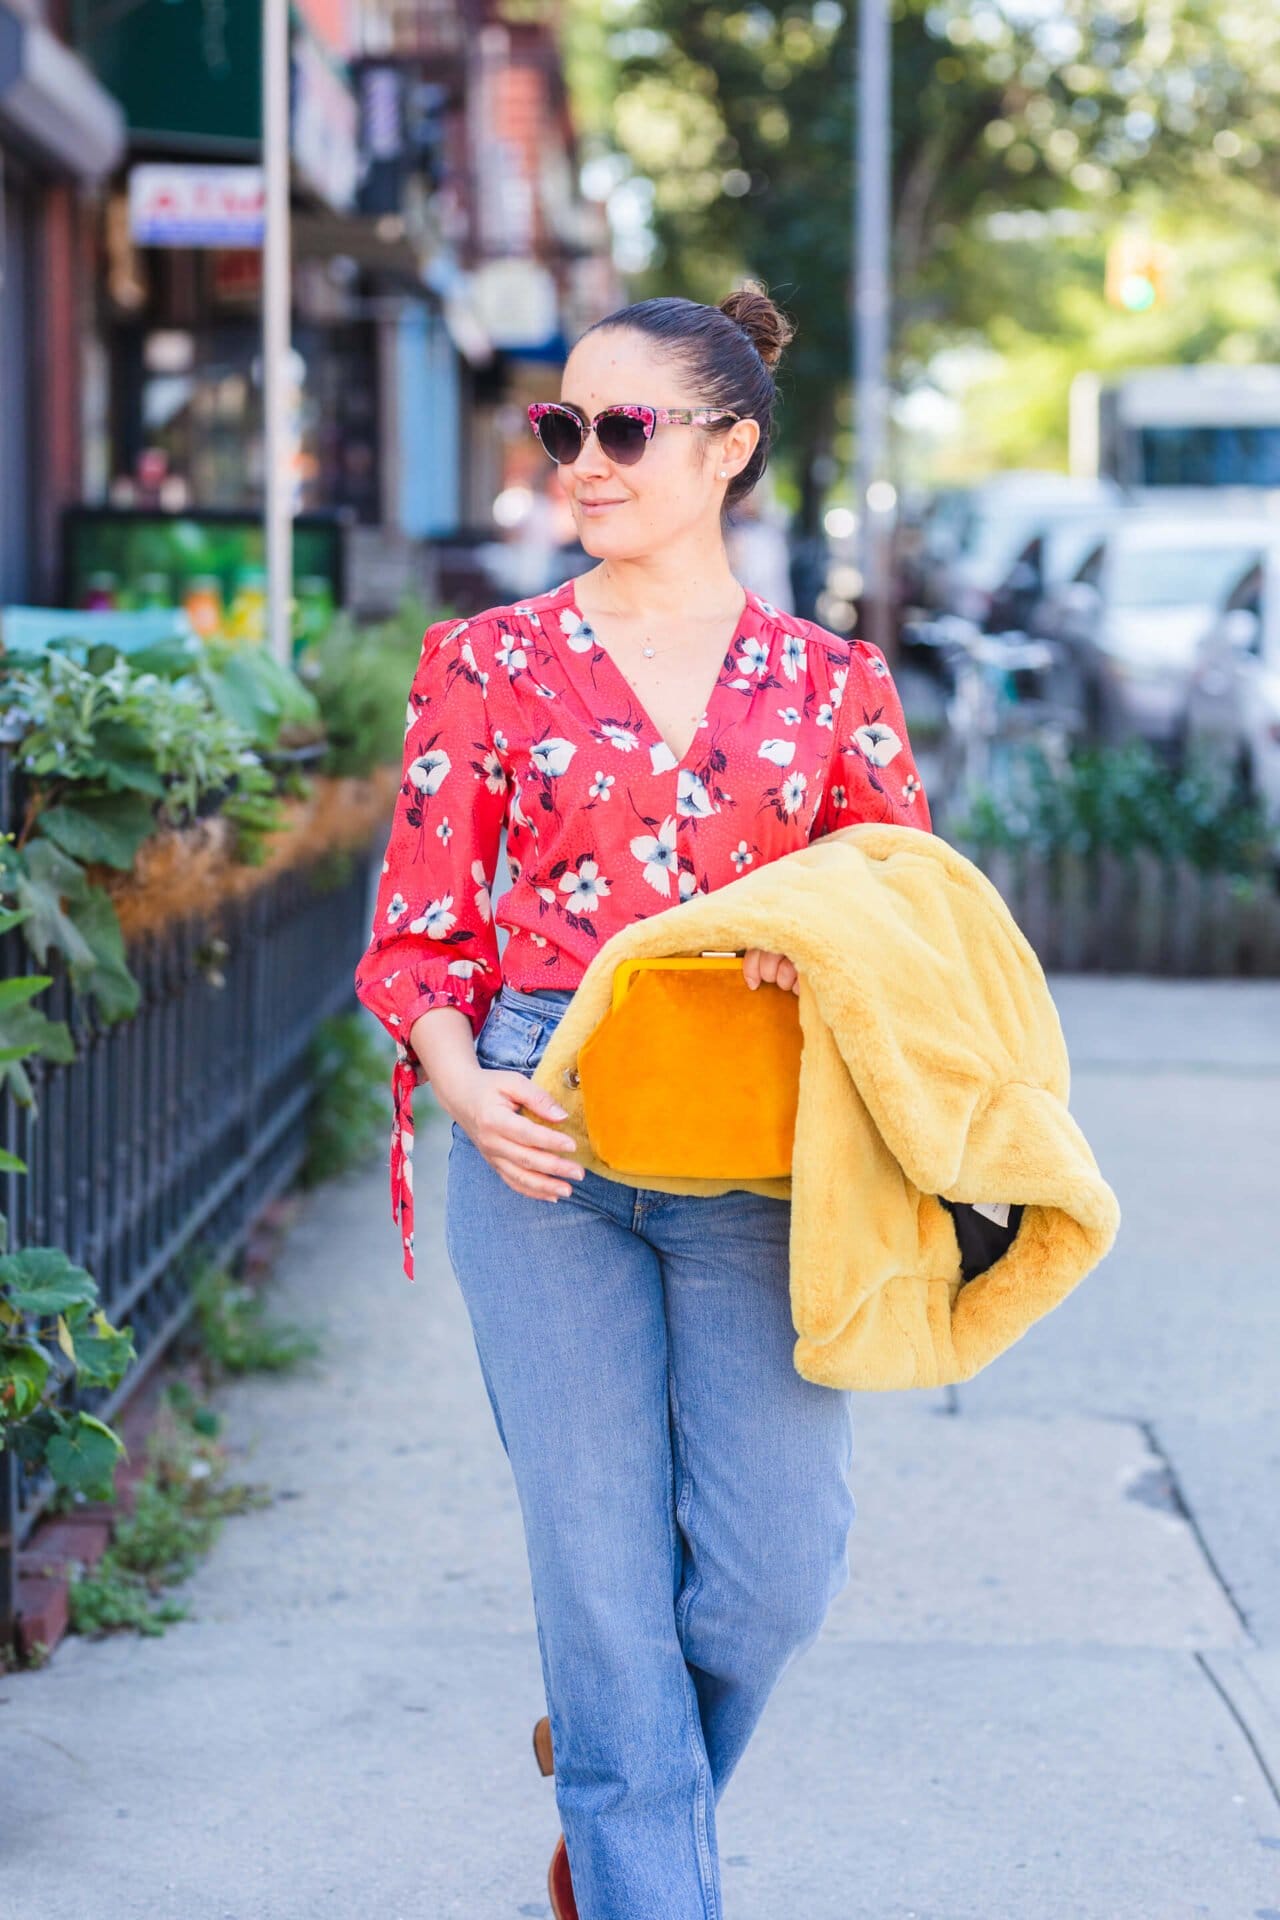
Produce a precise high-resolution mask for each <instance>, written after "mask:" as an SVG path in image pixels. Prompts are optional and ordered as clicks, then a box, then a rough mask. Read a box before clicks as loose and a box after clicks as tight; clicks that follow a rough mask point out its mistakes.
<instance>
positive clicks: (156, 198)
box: [129, 165, 264, 247]
mask: <svg viewBox="0 0 1280 1920" xmlns="http://www.w3.org/2000/svg"><path fill="white" fill-rule="evenodd" d="M263 206H264V201H263V184H262V169H261V167H201V166H169V165H164V166H161V165H146V166H140V167H134V168H133V169H132V170H131V172H130V174H129V231H130V234H131V236H132V238H133V240H134V242H135V244H136V245H138V246H140V247H260V246H261V245H262V233H263Z"/></svg>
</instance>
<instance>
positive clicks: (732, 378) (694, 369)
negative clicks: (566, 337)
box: [579, 280, 795, 509]
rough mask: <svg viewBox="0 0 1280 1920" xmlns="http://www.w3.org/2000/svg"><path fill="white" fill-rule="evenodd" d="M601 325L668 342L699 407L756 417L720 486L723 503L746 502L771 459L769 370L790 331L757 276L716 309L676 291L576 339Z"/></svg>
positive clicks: (611, 317) (773, 396)
mask: <svg viewBox="0 0 1280 1920" xmlns="http://www.w3.org/2000/svg"><path fill="white" fill-rule="evenodd" d="M606 327H609V328H615V327H627V328H630V329H631V330H632V331H633V332H635V333H642V334H644V335H645V336H646V337H647V338H649V339H651V340H656V341H658V342H659V343H661V344H662V345H663V346H665V347H667V348H669V349H670V351H671V352H672V353H673V354H674V355H675V356H676V357H677V358H678V359H679V361H680V364H681V366H682V367H683V368H684V370H685V372H686V373H687V374H688V376H689V379H690V381H691V383H692V384H693V386H694V387H696V389H697V394H698V404H699V405H700V406H708V407H725V408H727V409H728V410H729V411H730V412H732V413H736V414H738V415H739V416H740V417H741V418H743V419H749V420H756V421H758V422H759V426H760V438H759V440H758V441H757V442H756V447H755V451H754V452H753V453H752V455H751V458H750V460H748V462H747V464H746V466H745V467H744V468H743V469H742V471H741V473H736V474H735V475H734V477H733V479H732V480H731V481H730V482H729V485H728V487H727V488H726V490H725V502H724V503H725V507H726V509H727V508H729V507H734V506H736V505H737V503H738V502H739V501H740V500H745V499H746V497H747V495H748V494H749V493H750V492H751V489H752V488H753V487H754V486H755V484H756V482H757V481H758V480H759V478H760V476H761V474H762V473H763V472H764V470H765V467H766V465H767V464H768V460H769V445H770V441H771V439H772V437H773V409H774V404H775V402H776V400H777V397H778V396H777V388H776V387H775V385H774V380H773V369H774V368H775V367H776V366H777V364H778V361H779V359H780V358H781V356H782V350H783V348H784V347H785V346H786V344H787V342H788V341H789V340H790V339H791V338H792V337H793V335H794V333H795V328H794V327H793V326H792V324H791V322H790V321H789V320H788V318H787V317H786V315H785V314H784V313H783V312H782V311H781V309H780V308H778V307H776V306H775V305H774V303H773V301H772V300H771V299H770V298H769V295H768V294H767V293H766V292H765V290H764V288H763V286H762V285H761V284H760V282H759V281H758V280H751V281H747V282H746V283H745V284H744V285H743V286H741V287H738V288H736V289H735V291H734V292H733V293H731V294H729V295H728V296H727V298H725V299H724V300H722V301H721V302H720V304H719V306H718V307H709V306H704V305H703V304H702V302H701V301H699V300H685V299H683V298H681V297H679V296H678V295H669V296H666V297H663V298H660V299H656V300H637V301H636V302H635V303H634V304H633V305H632V306H629V307H619V309H618V311H617V312H616V313H610V314H607V315H606V316H605V318H604V319H603V320H597V321H595V322H594V324H593V325H591V326H589V327H587V328H586V330H585V332H584V333H582V334H581V335H580V336H579V338H581V339H585V338H586V335H587V334H588V333H596V332H598V331H600V330H601V329H602V328H606ZM637 397H638V398H643V397H644V396H643V395H639V396H637ZM732 425H733V422H732V421H727V422H726V423H725V425H724V426H722V427H701V428H697V429H695V431H697V432H701V433H706V434H721V433H727V432H728V430H729V427H730V426H732Z"/></svg>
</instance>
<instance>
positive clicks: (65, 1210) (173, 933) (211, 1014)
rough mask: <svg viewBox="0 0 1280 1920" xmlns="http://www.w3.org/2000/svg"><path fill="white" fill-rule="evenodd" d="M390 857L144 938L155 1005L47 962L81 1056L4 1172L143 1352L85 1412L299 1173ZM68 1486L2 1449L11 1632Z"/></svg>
mask: <svg viewBox="0 0 1280 1920" xmlns="http://www.w3.org/2000/svg"><path fill="white" fill-rule="evenodd" d="M0 758H3V756H2V755H0ZM0 771H2V770H0ZM2 801H3V793H2V792H0V802H2ZM3 820H4V814H3V810H2V808H0V825H2V824H3ZM379 844H380V843H379ZM372 859H373V849H372V847H370V848H368V849H366V850H360V851H357V852H355V853H352V854H349V855H346V856H340V855H339V856H330V857H329V858H327V859H325V860H324V861H323V862H319V863H316V864H314V865H312V866H299V867H297V868H292V869H287V870H286V871H284V872H283V873H282V874H279V875H277V876H275V877H273V878H271V879H269V880H264V881H263V882H262V884H261V885H259V886H257V887H255V888H254V889H253V890H251V891H250V892H249V893H247V894H245V895H243V896H241V897H240V898H239V899H236V900H232V901H228V902H226V903H223V904H221V905H220V906H219V907H218V908H217V909H216V910H215V911H213V912H211V913H210V915H208V916H201V917H199V918H197V919H192V920H189V921H184V922H182V923H180V924H176V925H174V926H173V927H172V928H168V929H166V930H164V931H163V932H162V933H157V934H151V935H147V936H145V937H143V938H141V939H140V940H138V941H137V942H136V943H135V944H133V945H131V947H130V949H129V952H128V962H129V968H130V971H131V972H132V973H133V975H134V977H135V978H136V979H137V981H138V982H139V985H140V988H141V1004H140V1005H139V1007H138V1010H137V1012H136V1013H135V1014H134V1015H133V1016H132V1017H131V1018H130V1019H128V1020H125V1021H122V1022H118V1023H117V1024H115V1025H105V1024H103V1023H102V1022H101V1021H99V1020H98V1019H97V1018H95V1017H94V1015H93V1013H92V1012H91V1010H90V1007H89V1004H88V1003H87V1001H86V1000H85V999H84V998H83V997H82V996H80V995H73V994H72V992H71V990H70V987H69V983H68V980H67V977H66V974H65V971H64V970H63V968H62V967H61V964H60V962H58V961H56V960H54V963H53V964H51V965H49V966H48V967H46V968H44V969H43V971H45V972H49V973H52V974H53V975H54V978H53V983H52V984H51V986H50V987H49V988H48V989H47V990H46V991H45V992H44V993H43V994H41V995H40V996H39V998H38V1000H37V1001H36V1002H35V1004H36V1005H38V1006H39V1007H40V1008H41V1010H42V1011H43V1012H45V1013H46V1014H47V1015H48V1016H49V1017H50V1018H51V1019H55V1020H65V1021H66V1022H67V1024H68V1026H69V1027H70V1029H71V1032H72V1034H73V1036H74V1039H75V1043H76V1058H75V1060H74V1061H73V1062H71V1063H70V1064H68V1065H65V1066H62V1065H55V1064H51V1063H49V1062H45V1061H41V1060H33V1061H31V1062H29V1063H28V1072H29V1074H30V1077H31V1081H32V1084H33V1086H34V1088H35V1093H36V1099H37V1102H38V1118H33V1117H32V1115H31V1114H29V1113H28V1112H26V1111H24V1110H21V1109H19V1108H18V1107H17V1105H16V1103H15V1102H14V1101H12V1100H10V1099H6V1100H5V1101H4V1103H3V1112H2V1113H0V1129H2V1131H0V1139H2V1140H3V1144H4V1145H5V1146H6V1147H7V1148H8V1149H9V1150H10V1151H11V1152H12V1153H15V1154H17V1155H18V1156H19V1157H20V1158H21V1159H22V1160H24V1161H25V1162H26V1163H27V1167H28V1172H27V1173H25V1174H9V1175H0V1193H2V1194H3V1200H2V1202H0V1205H2V1207H3V1211H4V1213H5V1214H6V1215H7V1217H8V1221H9V1246H10V1250H11V1251H19V1250H21V1249H23V1248H25V1247H36V1246H57V1247H59V1248H61V1249H62V1250H63V1251H64V1252H65V1253H66V1254H67V1255H68V1256H69V1257H70V1258H71V1259H72V1260H73V1261H74V1262H75V1263H76V1264H78V1265H80V1266H83V1267H84V1268H86V1269H87V1271H88V1272H89V1273H90V1274H91V1275H92V1276H93V1278H94V1279H95V1281H96V1282H97V1285H98V1291H99V1296H100V1302H101V1305H102V1308H103V1311H104V1312H105V1314H106V1316H107V1318H108V1320H110V1321H111V1322H112V1323H113V1324H114V1325H116V1326H123V1325H125V1324H128V1325H129V1326H130V1327H131V1328H132V1331H133V1338H134V1343H135V1345H136V1347H137V1350H138V1360H137V1362H136V1364H135V1366H134V1367H133V1368H132V1369H131V1370H130V1373H129V1374H128V1376H127V1377H126V1378H125V1380H123V1381H122V1382H121V1383H120V1385H119V1387H118V1388H116V1389H115V1390H114V1392H112V1393H111V1394H109V1395H108V1394H106V1393H105V1392H104V1391H102V1390H101V1389H98V1390H93V1391H89V1390H85V1391H83V1392H81V1394H80V1396H79V1398H78V1400H77V1402H76V1404H77V1405H78V1406H79V1407H80V1408H81V1410H82V1411H84V1412H88V1413H93V1414H95V1415H96V1416H97V1417H98V1418H99V1419H102V1420H107V1421H110V1420H111V1419H112V1418H113V1416H114V1414H115V1413H116V1411H117V1409H118V1408H119V1407H120V1406H121V1405H122V1404H123V1403H124V1401H125V1400H126V1399H127V1398H128V1397H129V1395H131V1394H132V1393H133V1392H134V1391H135V1389H136V1387H137V1386H138V1384H139V1382H140V1381H141V1380H142V1378H143V1377H144V1376H145V1375H146V1373H147V1372H148V1371H149V1370H150V1368H151V1367H153V1366H154V1365H155V1363H156V1361H157V1360H158V1359H159V1358H160V1356H161V1355H162V1354H163V1353H164V1351H165V1349H166V1347H167V1346H168V1344H169V1342H170V1341H171V1340H172V1338H173V1336H174V1334H175V1333H176V1332H177V1330H178V1329H179V1328H180V1327H181V1326H182V1324H183V1322H184V1320H185V1319H186V1318H187V1316H188V1314H189V1312H190V1310H191V1299H190V1296H189V1292H188V1290H187V1286H186V1284H185V1283H184V1281H183V1279H182V1277H181V1272H182V1267H183V1262H182V1261H181V1260H180V1258H179V1256H180V1255H182V1254H184V1253H185V1252H186V1251H187V1250H188V1249H190V1248H193V1247H195V1246H197V1245H198V1246H199V1247H200V1248H201V1249H202V1250H203V1251H207V1253H208V1254H209V1255H210V1256H211V1257H212V1258H213V1259H215V1260H217V1261H219V1262H221V1261H225V1260H227V1259H229V1258H230V1257H231V1256H232V1255H233V1254H234V1253H235V1252H236V1251H237V1250H238V1249H239V1248H240V1247H241V1246H242V1245H243V1243H244V1241H245V1239H246V1237H247V1235H248V1233H249V1230H250V1227H251V1226H252V1223H253V1221H254V1220H255V1218H256V1217H257V1215H258V1214H259V1213H260V1212H261V1210H262V1208H263V1207H264V1206H265V1205H266V1204H267V1202H268V1201H269V1200H271V1199H272V1198H273V1197H274V1196H275V1195H276V1194H278V1193H280V1192H282V1191H283V1190H284V1189H285V1188H287V1187H288V1186H289V1185H290V1184H291V1183H292V1182H293V1180H294V1179H295V1177H296V1175H297V1172H298V1169H299V1167H300V1165H301V1162H302V1160H303V1157H304V1154H305V1151H306V1132H307V1114H308V1107H309V1105H310V1102H311V1099H312V1095H313V1092H314V1087H313V1084H312V1080H311V1077H310V1073H309V1069H308V1051H309V1044H310V1041H311V1038H312V1035H313V1033H314V1030H315V1028H316V1026H317V1024H318V1023H319V1022H320V1021H321V1020H322V1019H324V1018H325V1017H327V1016H328V1015H330V1014H334V1013H338V1012H341V1011H343V1010H345V1009H347V1008H350V1007H353V1006H354V1005H355V1000H354V994H353V989H352V976H353V974H354V970H355V967H356V963H357V961H358V959H359V956H360V953H361V951H362V950H363V947H364V945H365V942H366V939H367V934H368V914H369V912H370V911H371V908H370V904H369V902H370V898H371V886H372V883H373V872H372ZM53 958H54V957H53V956H51V959H53ZM41 970H42V969H40V968H39V967H38V966H37V965H35V964H34V963H33V961H32V959H31V956H30V954H29V953H28V951H27V949H26V947H25V946H24V944H23V941H22V936H21V932H20V930H19V929H16V928H15V929H14V930H13V931H12V932H11V933H9V934H7V935H4V936H3V937H0V978H5V979H11V978H13V977H15V976H16V975H19V974H23V973H34V972H38V971H41ZM51 1491H52V1484H51V1483H50V1482H48V1481H47V1479H45V1478H43V1477H41V1478H40V1479H37V1478H36V1477H35V1476H32V1475H30V1474H28V1473H27V1472H26V1471H24V1470H23V1469H21V1468H20V1467H19V1465H18V1463H17V1462H16V1460H15V1459H14V1457H13V1455H12V1453H11V1452H4V1453H0V1636H4V1637H7V1636H8V1635H9V1633H10V1631H11V1627H12V1621H13V1617H14V1610H15V1605H16V1583H17V1573H16V1567H17V1555H18V1550H19V1548H20V1547H21V1545H22V1543H23V1542H24V1540H25V1539H26V1538H27V1536H28V1534H29V1532H30V1530H31V1527H32V1525H33V1524H34V1521H35V1519H36V1518H37V1517H38V1515H39V1513H40V1511H41V1510H42V1508H43V1506H44V1505H45V1504H46V1503H47V1501H48V1498H49V1495H50V1492H51Z"/></svg>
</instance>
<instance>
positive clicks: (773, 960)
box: [742, 947, 800, 993]
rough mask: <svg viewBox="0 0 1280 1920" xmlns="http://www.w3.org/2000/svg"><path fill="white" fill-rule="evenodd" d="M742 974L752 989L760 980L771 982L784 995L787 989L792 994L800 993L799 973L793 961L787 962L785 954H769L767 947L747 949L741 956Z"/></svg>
mask: <svg viewBox="0 0 1280 1920" xmlns="http://www.w3.org/2000/svg"><path fill="white" fill-rule="evenodd" d="M742 973H743V978H744V979H745V980H746V983H747V985H748V986H749V987H752V988H754V987H758V986H759V985H760V982H761V981H762V980H771V981H772V982H773V984H774V986H775V987H781V988H782V990H783V991H784V993H785V992H786V990H787V989H788V988H790V989H791V992H792V993H799V991H800V971H799V969H798V967H797V966H796V963H795V961H794V960H788V958H787V956H786V954H785V953H770V951H769V949H768V947H748V948H747V950H746V952H745V953H744V954H743V956H742Z"/></svg>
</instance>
